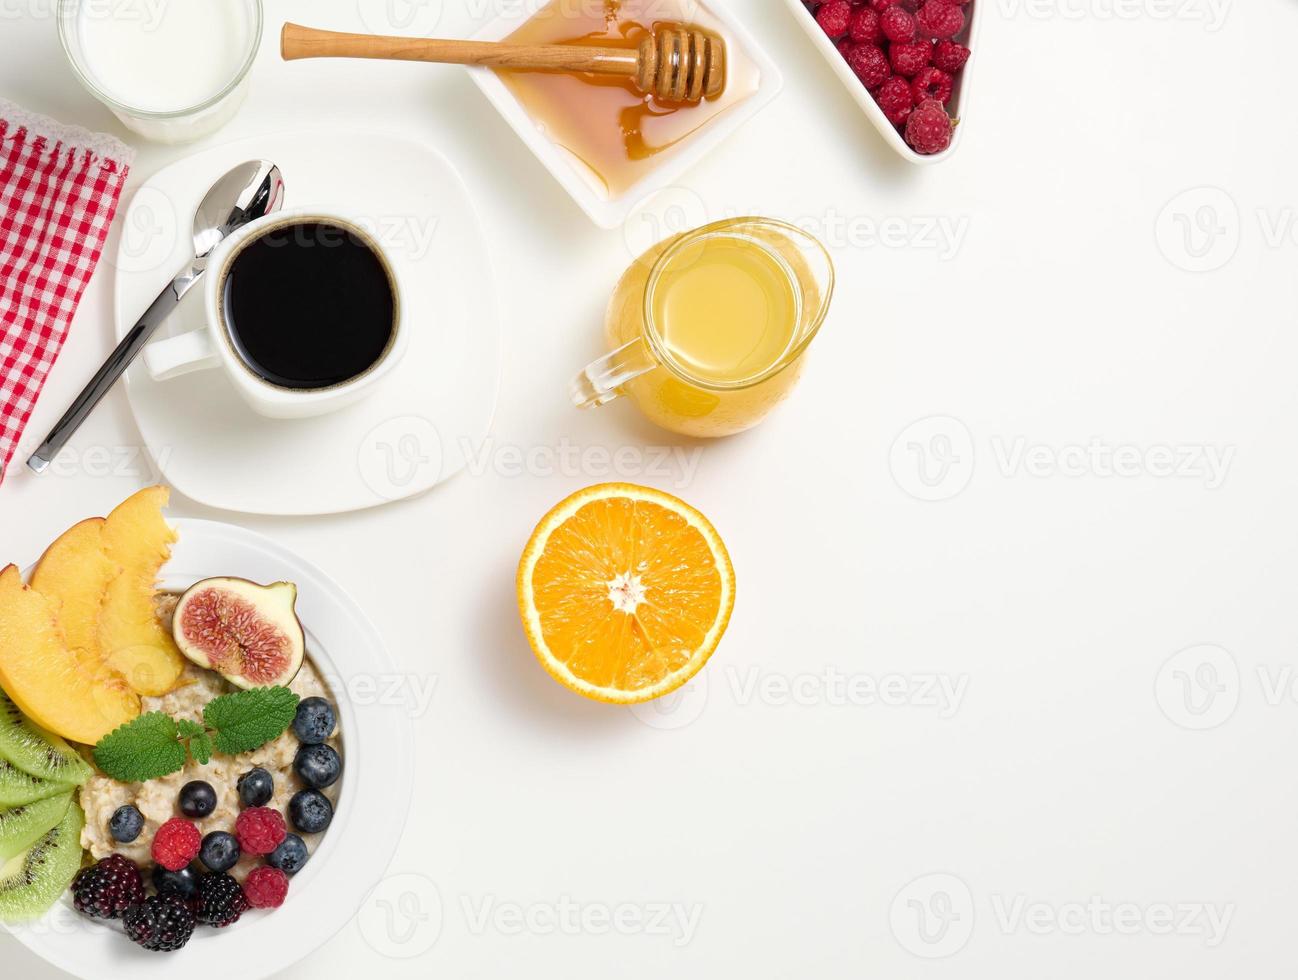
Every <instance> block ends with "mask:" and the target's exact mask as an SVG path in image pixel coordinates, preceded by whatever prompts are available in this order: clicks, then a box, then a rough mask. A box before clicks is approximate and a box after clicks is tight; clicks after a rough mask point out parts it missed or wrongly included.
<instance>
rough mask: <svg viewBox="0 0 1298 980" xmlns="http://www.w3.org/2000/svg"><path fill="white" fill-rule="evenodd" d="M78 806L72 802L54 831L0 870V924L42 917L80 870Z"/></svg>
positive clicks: (79, 817) (80, 815) (79, 811)
mask: <svg viewBox="0 0 1298 980" xmlns="http://www.w3.org/2000/svg"><path fill="white" fill-rule="evenodd" d="M85 819H86V818H85V816H84V815H83V814H82V812H81V807H79V806H77V805H76V804H75V803H73V804H72V805H71V806H69V807H68V810H67V813H65V814H63V819H62V820H60V821H59V822H58V824H56V825H55V827H54V829H53V830H51V831H49V832H48V833H46V835H45V836H44V837H42V838H41V839H40V840H38V841H37V842H36V843H35V844H33V845H32V846H31V847H30V848H29V849H28V850H26V851H25V852H23V853H22V854H19V855H18V856H17V857H14V858H12V859H11V860H9V861H8V862H7V863H6V864H5V865H4V866H3V867H0V922H17V921H20V920H22V919H34V918H36V917H37V916H40V915H43V914H44V913H45V912H46V910H48V909H49V907H50V906H51V905H53V904H54V903H55V902H57V901H58V900H59V896H60V895H62V894H63V893H64V892H65V891H67V889H68V886H69V885H70V884H72V879H73V878H74V877H76V874H77V871H79V870H80V868H81V826H82V824H84V823H85Z"/></svg>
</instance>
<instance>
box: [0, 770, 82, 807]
mask: <svg viewBox="0 0 1298 980" xmlns="http://www.w3.org/2000/svg"><path fill="white" fill-rule="evenodd" d="M70 788H71V787H70V786H68V784H67V783H53V782H50V781H49V780H48V779H41V778H40V777H39V776H33V775H32V774H31V773H29V772H23V771H22V770H21V769H19V768H18V767H17V766H15V765H14V764H13V763H12V762H6V761H5V760H4V759H0V807H9V806H26V805H27V804H28V803H35V802H36V801H37V800H44V799H48V798H49V797H51V796H58V795H59V794H60V793H66V792H67V791H68V790H69V789H70Z"/></svg>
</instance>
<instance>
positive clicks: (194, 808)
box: [180, 779, 216, 817]
mask: <svg viewBox="0 0 1298 980" xmlns="http://www.w3.org/2000/svg"><path fill="white" fill-rule="evenodd" d="M215 809H216V790H214V789H212V784H211V783H205V782H203V780H201V779H195V780H192V781H191V782H188V783H186V784H185V785H184V786H182V787H180V812H181V813H183V814H184V815H185V816H187V817H209V816H211V815H212V811H213V810H215Z"/></svg>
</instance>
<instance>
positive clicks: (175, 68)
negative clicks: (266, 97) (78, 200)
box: [58, 0, 262, 143]
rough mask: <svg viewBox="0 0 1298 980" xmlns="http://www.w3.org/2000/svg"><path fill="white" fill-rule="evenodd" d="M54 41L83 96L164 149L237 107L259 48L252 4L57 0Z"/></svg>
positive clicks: (232, 0) (251, 0) (223, 119)
mask: <svg viewBox="0 0 1298 980" xmlns="http://www.w3.org/2000/svg"><path fill="white" fill-rule="evenodd" d="M58 21H59V37H60V39H61V40H62V41H63V50H64V51H66V52H67V55H68V60H69V61H70V62H71V63H72V69H73V71H75V72H76V74H77V77H78V78H79V79H80V80H81V84H83V85H84V86H85V87H86V88H87V89H89V90H90V93H91V94H92V95H94V96H95V98H97V99H99V101H101V102H103V103H104V104H105V105H106V106H108V108H110V109H112V110H113V114H114V115H116V116H117V118H118V119H120V120H121V121H122V122H123V123H124V124H125V125H126V126H127V128H128V129H132V130H134V131H135V132H137V133H139V134H140V135H141V136H145V137H147V138H149V139H153V140H158V141H160V142H163V143H184V142H186V141H188V140H195V139H198V138H199V137H202V136H206V135H207V134H208V133H211V132H214V131H215V130H217V129H219V128H220V127H221V126H223V125H225V124H226V123H227V122H229V120H230V119H231V117H233V116H234V114H235V112H236V110H238V108H239V105H240V103H242V102H243V97H244V95H245V93H246V92H247V88H248V70H249V69H250V68H251V67H252V63H253V60H254V59H255V58H256V57H257V46H258V44H259V43H260V41H261V25H262V10H261V0H59V8H58Z"/></svg>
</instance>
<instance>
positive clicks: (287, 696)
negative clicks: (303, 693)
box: [203, 687, 298, 755]
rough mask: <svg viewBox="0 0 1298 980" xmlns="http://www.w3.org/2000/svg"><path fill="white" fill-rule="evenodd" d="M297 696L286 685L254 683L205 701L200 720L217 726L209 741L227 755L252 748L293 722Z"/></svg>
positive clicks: (210, 726)
mask: <svg viewBox="0 0 1298 980" xmlns="http://www.w3.org/2000/svg"><path fill="white" fill-rule="evenodd" d="M297 703H298V696H297V695H296V694H294V693H293V692H292V691H290V690H289V689H288V688H287V687H254V688H251V689H249V690H247V691H236V692H234V693H233V694H223V695H221V696H220V697H219V698H213V699H212V700H211V701H209V702H207V707H205V708H204V709H203V720H204V721H205V722H207V727H208V728H213V729H215V730H216V736H215V738H213V740H212V743H213V745H214V746H215V747H216V751H218V752H222V753H224V754H226V755H238V754H239V753H240V752H251V751H252V750H253V749H256V748H260V747H261V746H263V745H265V744H266V743H267V742H269V741H272V740H273V739H277V738H279V737H280V736H281V735H283V734H284V732H285V731H286V730H287V729H288V726H289V725H291V724H293V716H294V715H296V714H297Z"/></svg>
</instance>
